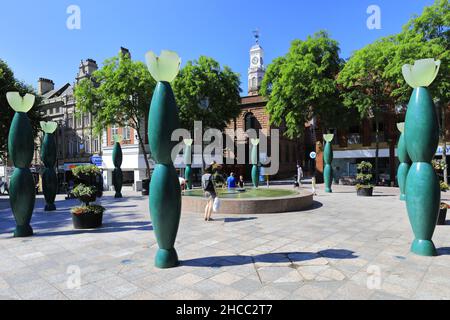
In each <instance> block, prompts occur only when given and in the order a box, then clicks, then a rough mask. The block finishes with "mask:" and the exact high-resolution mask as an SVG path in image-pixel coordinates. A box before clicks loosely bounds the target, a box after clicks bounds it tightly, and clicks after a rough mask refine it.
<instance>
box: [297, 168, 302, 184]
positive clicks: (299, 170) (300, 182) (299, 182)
mask: <svg viewBox="0 0 450 320" xmlns="http://www.w3.org/2000/svg"><path fill="white" fill-rule="evenodd" d="M302 179H303V169H302V167H301V166H300V165H299V164H298V165H297V182H298V185H299V186H301V185H302Z"/></svg>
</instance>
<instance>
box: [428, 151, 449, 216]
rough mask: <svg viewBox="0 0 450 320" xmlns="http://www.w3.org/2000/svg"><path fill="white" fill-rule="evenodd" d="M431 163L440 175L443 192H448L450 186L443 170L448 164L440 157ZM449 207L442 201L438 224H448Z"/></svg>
mask: <svg viewBox="0 0 450 320" xmlns="http://www.w3.org/2000/svg"><path fill="white" fill-rule="evenodd" d="M431 164H432V165H433V168H434V170H435V171H436V174H437V175H438V177H439V179H440V182H439V186H440V188H441V191H442V192H447V191H448V190H449V186H448V184H447V183H445V181H443V180H442V179H443V176H444V174H443V171H444V170H445V169H446V164H445V163H444V161H442V160H440V159H435V160H433V161H432V162H431ZM448 208H449V205H448V204H446V203H445V202H441V206H440V209H439V217H438V221H437V224H438V225H445V224H446V219H447V209H448Z"/></svg>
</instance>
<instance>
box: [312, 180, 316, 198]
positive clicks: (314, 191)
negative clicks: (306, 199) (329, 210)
mask: <svg viewBox="0 0 450 320" xmlns="http://www.w3.org/2000/svg"><path fill="white" fill-rule="evenodd" d="M311 185H312V193H313V195H315V196H317V193H316V177H313V178H312V183H311Z"/></svg>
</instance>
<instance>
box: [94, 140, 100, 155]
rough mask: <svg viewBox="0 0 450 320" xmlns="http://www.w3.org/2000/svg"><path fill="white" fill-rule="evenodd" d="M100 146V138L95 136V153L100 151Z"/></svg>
mask: <svg viewBox="0 0 450 320" xmlns="http://www.w3.org/2000/svg"><path fill="white" fill-rule="evenodd" d="M98 147H99V141H98V138H95V139H94V150H93V152H94V153H96V152H98V150H99V149H98Z"/></svg>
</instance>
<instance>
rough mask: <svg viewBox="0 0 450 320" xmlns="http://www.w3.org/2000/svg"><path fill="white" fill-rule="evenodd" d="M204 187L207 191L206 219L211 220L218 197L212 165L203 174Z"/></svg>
mask: <svg viewBox="0 0 450 320" xmlns="http://www.w3.org/2000/svg"><path fill="white" fill-rule="evenodd" d="M202 188H203V191H204V192H205V197H206V198H207V202H206V207H205V221H210V220H211V215H212V211H213V204H214V200H215V199H216V198H217V193H216V188H215V187H214V182H213V176H212V166H209V167H207V168H206V169H205V173H204V174H203V176H202Z"/></svg>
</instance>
